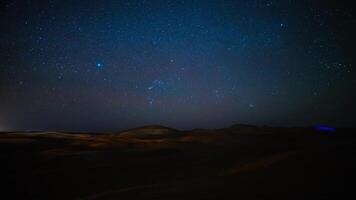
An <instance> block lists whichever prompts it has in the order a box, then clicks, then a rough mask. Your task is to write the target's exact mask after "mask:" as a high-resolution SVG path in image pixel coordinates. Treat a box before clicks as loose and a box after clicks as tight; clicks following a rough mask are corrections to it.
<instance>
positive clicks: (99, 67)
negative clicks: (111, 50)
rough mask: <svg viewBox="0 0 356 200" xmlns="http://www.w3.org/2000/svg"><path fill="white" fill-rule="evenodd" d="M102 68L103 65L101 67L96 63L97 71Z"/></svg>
mask: <svg viewBox="0 0 356 200" xmlns="http://www.w3.org/2000/svg"><path fill="white" fill-rule="evenodd" d="M103 66H104V65H103V64H102V63H96V67H97V68H98V69H101V68H102V67H103Z"/></svg>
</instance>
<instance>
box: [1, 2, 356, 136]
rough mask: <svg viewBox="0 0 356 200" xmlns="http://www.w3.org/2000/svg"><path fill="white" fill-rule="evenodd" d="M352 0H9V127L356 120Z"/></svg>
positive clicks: (4, 61) (4, 22)
mask: <svg viewBox="0 0 356 200" xmlns="http://www.w3.org/2000/svg"><path fill="white" fill-rule="evenodd" d="M352 8H353V6H352V4H351V3H349V2H348V1H338V2H337V3H336V2H335V1H333V3H330V2H327V1H321V0H320V1H306V0H305V1H304V0H300V1H299V0H298V1H293V0H289V1H288V0H281V1H262V0H251V1H242V0H241V1H238V0H232V1H223V0H217V1H205V0H203V1H194V0H187V1H148V0H140V1H117V0H112V1H109V0H108V1H87V0H86V1H60V0H52V1H6V0H5V1H4V2H3V3H0V25H1V32H0V44H1V46H0V61H1V62H0V131H1V130H73V131H84V130H88V131H116V130H121V129H124V128H129V127H134V126H141V125H146V124H161V125H166V126H171V127H175V128H183V129H188V128H198V127H199V128H219V127H224V126H228V125H231V124H234V123H248V124H258V125H282V126H304V125H314V124H327V125H332V126H354V125H353V124H355V119H354V113H355V112H354V111H355V110H356V109H355V108H356V106H355V103H354V101H355V100H356V98H355V95H354V94H353V91H354V90H355V85H356V84H355V82H356V80H355V70H354V66H355V56H354V52H355V51H354V49H355V47H354V46H355V40H354V37H355V36H354V35H356V33H355V25H356V21H355V19H356V18H355V16H354V14H353V12H354V11H353V10H352Z"/></svg>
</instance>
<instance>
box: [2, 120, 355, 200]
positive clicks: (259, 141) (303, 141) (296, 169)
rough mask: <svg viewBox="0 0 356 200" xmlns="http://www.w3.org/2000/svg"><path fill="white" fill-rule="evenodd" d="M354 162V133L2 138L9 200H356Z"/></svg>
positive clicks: (236, 129) (249, 129)
mask: <svg viewBox="0 0 356 200" xmlns="http://www.w3.org/2000/svg"><path fill="white" fill-rule="evenodd" d="M140 130H144V131H143V132H140ZM157 130H158V131H157ZM162 130H163V131H162ZM150 131H156V132H157V133H158V134H155V135H150V134H149V133H150ZM137 133H139V134H137ZM355 155H356V135H355V134H353V133H352V130H348V129H344V130H337V131H334V132H316V131H314V130H313V129H309V128H269V127H253V126H245V125H237V126H232V127H230V128H227V129H220V130H215V131H209V130H193V131H177V130H174V129H166V128H164V127H159V126H154V127H144V128H142V129H133V130H129V131H127V132H126V134H103V135H100V134H74V133H73V134H71V133H49V132H47V133H42V134H40V133H34V132H32V133H3V134H0V159H1V167H0V169H1V174H0V176H1V182H2V186H1V196H0V199H120V200H121V199H157V200H159V199H162V200H163V199H346V198H347V199H356V193H355V192H354V186H355V181H356V174H355V169H356V157H355Z"/></svg>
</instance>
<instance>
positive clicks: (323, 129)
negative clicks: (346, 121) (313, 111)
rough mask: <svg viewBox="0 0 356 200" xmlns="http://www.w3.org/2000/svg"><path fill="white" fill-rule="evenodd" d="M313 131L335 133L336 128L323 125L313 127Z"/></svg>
mask: <svg viewBox="0 0 356 200" xmlns="http://www.w3.org/2000/svg"><path fill="white" fill-rule="evenodd" d="M314 129H315V130H316V131H328V132H331V131H336V128H333V127H328V126H324V125H315V126H314Z"/></svg>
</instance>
